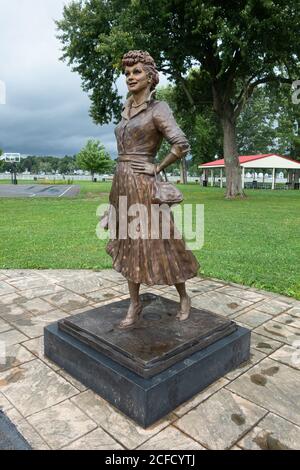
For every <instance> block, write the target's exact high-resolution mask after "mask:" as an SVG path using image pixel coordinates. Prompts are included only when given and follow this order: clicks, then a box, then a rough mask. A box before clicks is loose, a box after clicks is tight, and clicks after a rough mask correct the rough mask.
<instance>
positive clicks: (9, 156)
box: [0, 153, 21, 163]
mask: <svg viewBox="0 0 300 470" xmlns="http://www.w3.org/2000/svg"><path fill="white" fill-rule="evenodd" d="M0 160H4V161H5V162H6V163H20V161H21V154H20V153H4V154H3V155H2V156H1V157H0Z"/></svg>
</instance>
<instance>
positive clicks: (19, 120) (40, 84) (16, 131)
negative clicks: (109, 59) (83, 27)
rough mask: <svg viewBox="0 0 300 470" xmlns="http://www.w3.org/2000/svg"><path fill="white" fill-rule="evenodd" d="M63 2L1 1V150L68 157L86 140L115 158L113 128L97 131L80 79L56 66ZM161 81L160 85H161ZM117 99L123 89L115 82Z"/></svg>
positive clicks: (59, 45) (57, 62)
mask: <svg viewBox="0 0 300 470" xmlns="http://www.w3.org/2000/svg"><path fill="white" fill-rule="evenodd" d="M66 3H68V0H0V81H2V82H4V83H5V86H6V104H0V148H2V149H3V150H4V152H19V153H21V154H23V155H56V156H63V155H66V154H67V155H73V154H75V153H77V152H78V151H79V150H80V148H81V147H82V146H83V145H84V144H85V142H86V140H87V139H88V138H97V139H100V140H101V141H102V142H103V144H104V145H105V147H106V149H107V150H108V151H109V152H110V153H111V154H112V156H115V155H116V144H115V139H114V133H113V129H114V125H113V124H110V125H105V126H96V125H95V124H93V122H92V120H91V118H90V116H89V114H88V110H89V105H90V103H89V99H88V96H87V95H86V94H85V93H84V92H83V91H82V89H81V80H80V77H79V76H78V75H77V74H75V73H73V72H71V69H70V68H69V67H68V66H67V65H66V64H65V63H63V62H61V61H60V60H59V57H60V55H61V51H60V48H61V44H60V42H59V41H58V39H56V37H55V35H56V26H55V24H54V20H55V19H60V18H61V16H62V11H63V5H64V4H66ZM163 81H164V80H163ZM118 86H119V87H120V94H122V95H124V93H125V91H126V89H125V86H124V82H123V79H122V80H121V79H120V80H119V81H118ZM0 102H1V100H0Z"/></svg>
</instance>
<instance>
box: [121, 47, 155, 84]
mask: <svg viewBox="0 0 300 470" xmlns="http://www.w3.org/2000/svg"><path fill="white" fill-rule="evenodd" d="M138 62H141V63H142V64H143V66H144V70H145V72H146V73H148V74H149V76H150V77H151V79H152V83H151V87H150V90H151V91H152V90H154V88H155V87H156V85H158V83H159V75H158V71H157V68H156V64H155V62H154V59H153V57H151V55H150V54H149V53H148V52H146V51H128V52H127V53H126V54H124V55H123V58H122V69H123V72H124V70H125V67H126V66H129V67H131V66H132V65H134V64H137V63H138Z"/></svg>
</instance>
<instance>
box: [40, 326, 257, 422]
mask: <svg viewBox="0 0 300 470" xmlns="http://www.w3.org/2000/svg"><path fill="white" fill-rule="evenodd" d="M249 351H250V330H247V329H246V328H241V327H237V329H236V331H234V332H233V333H231V334H229V335H228V336H226V337H224V338H222V339H219V340H217V341H216V342H215V343H213V344H210V345H209V346H207V347H206V348H204V349H202V350H200V351H197V352H194V353H193V354H191V355H190V356H189V357H188V358H184V359H182V360H180V361H179V362H177V363H176V364H173V365H171V366H170V367H169V368H168V369H166V370H164V371H162V372H160V373H158V374H157V375H154V376H153V377H150V378H144V377H141V376H139V375H137V374H136V373H134V372H132V371H131V370H129V369H128V368H127V367H125V366H123V365H121V364H118V363H117V362H116V361H114V360H113V359H110V358H109V357H107V356H105V355H104V354H103V353H101V352H99V351H97V350H95V349H93V348H92V347H91V346H89V345H87V344H84V343H83V342H81V341H79V340H78V339H76V338H75V337H73V336H72V335H70V334H68V333H66V332H64V331H62V330H61V329H59V328H58V325H57V323H54V324H52V325H50V326H48V327H46V328H45V355H46V356H47V357H48V358H49V359H51V360H52V361H54V362H56V363H57V364H58V365H59V366H60V367H62V368H63V369H65V370H66V371H67V372H69V373H70V374H71V375H73V376H74V377H75V378H76V379H78V380H79V381H80V382H82V383H83V384H84V385H86V386H87V387H89V388H91V389H92V390H94V391H95V392H96V393H98V394H99V395H100V396H101V397H103V398H104V399H105V400H107V401H108V402H110V403H111V404H112V405H114V406H115V407H116V408H117V409H118V410H120V411H122V412H123V413H124V414H126V415H127V416H129V417H130V418H131V419H133V420H135V421H136V422H137V423H138V424H140V425H141V426H143V427H148V426H150V425H151V424H153V423H154V422H155V421H157V420H159V419H160V418H162V417H163V416H165V415H166V414H168V413H170V412H171V411H173V410H174V409H175V408H176V407H177V406H179V405H180V404H182V403H183V402H185V401H186V400H188V399H190V398H191V397H193V396H194V395H195V394H197V393H198V392H200V391H201V390H203V389H204V388H206V387H207V386H208V385H210V384H211V383H212V382H214V381H215V380H217V379H219V378H220V377H222V376H224V375H225V374H226V373H227V372H229V371H230V370H232V369H234V368H236V367H237V366H238V365H239V364H240V363H242V362H244V361H246V360H248V359H249V355H250V352H249Z"/></svg>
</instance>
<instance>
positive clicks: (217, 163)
mask: <svg viewBox="0 0 300 470" xmlns="http://www.w3.org/2000/svg"><path fill="white" fill-rule="evenodd" d="M272 155H276V156H277V157H281V158H284V159H285V160H290V161H291V162H294V163H299V162H297V161H296V160H293V159H292V158H288V157H283V156H282V155H277V154H276V153H265V154H260V155H241V156H240V157H239V161H240V163H246V162H251V161H253V160H259V159H260V158H266V157H271V156H272ZM299 164H300V163H299ZM222 165H224V158H221V159H220V160H213V161H212V162H208V163H203V164H202V165H199V166H201V167H202V166H222Z"/></svg>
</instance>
